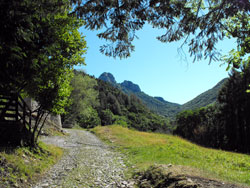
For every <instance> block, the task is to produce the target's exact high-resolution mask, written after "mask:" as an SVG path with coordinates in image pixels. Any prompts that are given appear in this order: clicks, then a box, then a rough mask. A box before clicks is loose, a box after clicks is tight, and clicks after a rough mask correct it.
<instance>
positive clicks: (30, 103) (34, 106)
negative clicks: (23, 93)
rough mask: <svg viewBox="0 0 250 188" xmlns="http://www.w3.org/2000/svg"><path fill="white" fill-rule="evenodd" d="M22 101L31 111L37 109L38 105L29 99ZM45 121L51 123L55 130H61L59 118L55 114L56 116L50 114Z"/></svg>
mask: <svg viewBox="0 0 250 188" xmlns="http://www.w3.org/2000/svg"><path fill="white" fill-rule="evenodd" d="M24 101H25V103H26V104H27V106H28V107H29V109H30V110H31V111H34V110H36V109H37V108H38V107H39V104H38V103H37V102H36V101H35V100H33V99H31V98H25V99H24ZM47 120H48V121H50V122H52V123H53V124H54V125H55V126H56V127H57V128H59V129H61V128H62V122H61V116H60V115H59V114H56V115H51V114H50V115H49V116H48V117H47Z"/></svg>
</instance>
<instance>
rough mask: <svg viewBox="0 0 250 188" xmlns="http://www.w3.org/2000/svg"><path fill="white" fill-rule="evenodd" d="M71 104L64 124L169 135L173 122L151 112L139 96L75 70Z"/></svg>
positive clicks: (67, 109)
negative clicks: (121, 127)
mask: <svg viewBox="0 0 250 188" xmlns="http://www.w3.org/2000/svg"><path fill="white" fill-rule="evenodd" d="M71 86H72V88H73V90H72V93H71V96H70V100H71V105H70V106H69V107H68V108H66V112H67V114H66V115H65V116H64V123H65V124H67V123H72V122H73V124H78V125H79V126H81V127H84V128H92V127H95V126H97V125H100V124H101V125H111V124H119V125H123V126H126V127H131V128H135V129H137V130H141V131H161V132H169V131H170V129H171V126H170V124H169V120H168V119H166V118H164V117H162V116H159V115H157V114H155V113H153V112H151V111H150V110H149V109H148V108H147V107H146V106H145V105H144V104H143V103H142V102H141V100H140V99H138V98H137V97H136V96H135V95H133V94H131V95H127V94H125V93H123V92H122V91H121V90H119V89H118V88H116V87H114V86H112V85H111V84H109V83H107V82H104V81H102V80H100V79H95V78H93V77H90V76H89V75H87V74H85V73H84V72H80V71H74V77H73V79H72V81H71Z"/></svg>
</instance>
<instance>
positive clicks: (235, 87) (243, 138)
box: [174, 65, 250, 153]
mask: <svg viewBox="0 0 250 188" xmlns="http://www.w3.org/2000/svg"><path fill="white" fill-rule="evenodd" d="M249 83H250V66H249V65H244V66H242V68H241V71H237V70H235V69H233V70H232V71H231V73H230V77H229V79H228V80H227V81H226V82H225V84H224V86H223V87H222V89H221V90H220V91H219V94H218V97H217V102H216V103H215V104H213V105H210V106H207V107H205V108H200V109H196V110H187V111H183V112H181V113H179V114H178V115H177V117H176V124H177V128H176V130H175V131H174V133H175V134H178V135H180V136H182V137H184V138H187V139H189V140H191V141H193V142H195V143H198V144H200V145H203V146H207V147H213V148H220V149H225V150H230V151H237V152H244V153H249V152H250V145H249V143H250V127H249V125H250V116H249V112H250V93H249V92H248V89H249Z"/></svg>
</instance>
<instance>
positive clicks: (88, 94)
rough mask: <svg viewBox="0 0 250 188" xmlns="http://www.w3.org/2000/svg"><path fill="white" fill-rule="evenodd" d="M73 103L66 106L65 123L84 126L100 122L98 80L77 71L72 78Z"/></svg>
mask: <svg viewBox="0 0 250 188" xmlns="http://www.w3.org/2000/svg"><path fill="white" fill-rule="evenodd" d="M70 85H71V87H72V92H71V95H70V101H71V105H70V106H68V107H67V108H66V112H67V113H66V115H65V117H64V122H65V123H72V124H74V123H77V124H79V125H80V126H82V127H89V126H95V125H98V123H99V124H100V120H98V119H99V117H98V114H97V112H96V110H95V109H96V108H98V107H99V105H100V104H99V100H98V94H99V93H98V92H97V91H96V89H95V87H96V86H97V81H96V80H95V79H93V78H91V77H89V76H88V75H87V74H85V73H84V72H78V71H75V74H74V77H73V79H72V80H71V84H70Z"/></svg>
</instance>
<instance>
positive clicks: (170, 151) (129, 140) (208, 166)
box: [93, 126, 250, 185]
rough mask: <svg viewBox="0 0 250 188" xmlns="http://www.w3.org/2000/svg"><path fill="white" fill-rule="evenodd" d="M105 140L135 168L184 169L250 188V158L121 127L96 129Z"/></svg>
mask: <svg viewBox="0 0 250 188" xmlns="http://www.w3.org/2000/svg"><path fill="white" fill-rule="evenodd" d="M93 131H94V132H95V133H96V134H97V135H99V136H100V137H101V138H102V139H104V140H106V141H108V142H110V143H112V144H114V145H115V146H118V148H119V150H120V151H121V152H123V153H125V154H126V155H127V156H128V158H129V161H130V163H131V165H132V166H135V168H136V169H145V168H147V167H149V166H150V165H153V164H173V165H181V166H182V168H183V170H186V171H187V172H186V173H190V174H189V175H195V176H196V175H201V176H206V177H210V178H217V179H221V180H224V181H228V182H233V183H242V184H247V185H250V156H249V155H244V154H238V153H232V152H226V151H221V150H215V149H208V148H204V147H200V146H197V145H195V144H192V143H190V142H188V141H186V140H184V139H181V138H179V137H177V136H172V135H166V134H157V133H145V132H139V131H134V130H130V129H127V128H124V127H121V126H105V127H96V128H94V129H93Z"/></svg>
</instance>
